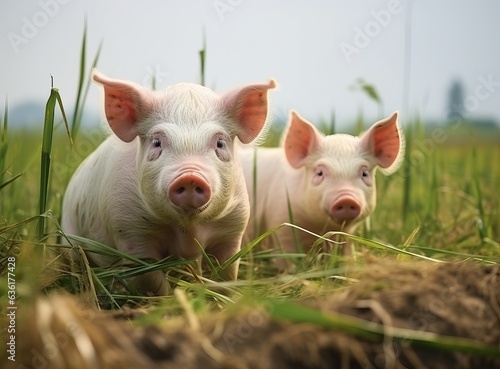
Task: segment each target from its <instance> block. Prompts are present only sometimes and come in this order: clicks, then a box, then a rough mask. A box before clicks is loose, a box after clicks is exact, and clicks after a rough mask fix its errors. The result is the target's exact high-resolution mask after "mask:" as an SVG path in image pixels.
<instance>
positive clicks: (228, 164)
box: [62, 70, 275, 295]
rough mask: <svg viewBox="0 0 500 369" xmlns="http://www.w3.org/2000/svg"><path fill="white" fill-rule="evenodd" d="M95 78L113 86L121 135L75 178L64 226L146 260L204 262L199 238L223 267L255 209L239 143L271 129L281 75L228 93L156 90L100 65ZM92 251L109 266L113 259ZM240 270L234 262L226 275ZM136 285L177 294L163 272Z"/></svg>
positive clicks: (110, 113) (107, 95)
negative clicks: (272, 97) (273, 94)
mask: <svg viewBox="0 0 500 369" xmlns="http://www.w3.org/2000/svg"><path fill="white" fill-rule="evenodd" d="M92 77H93V79H94V81H96V82H97V83H99V84H101V85H102V86H103V87H104V108H105V114H106V118H107V121H108V124H109V126H110V128H111V130H112V132H113V134H111V135H110V137H108V138H107V139H106V140H105V141H104V142H103V143H102V144H101V145H100V146H99V147H98V148H97V149H96V150H95V151H94V152H93V153H92V154H91V155H90V156H89V157H87V159H86V160H85V161H84V162H83V163H82V164H81V165H80V167H79V168H78V169H77V170H76V172H75V174H74V175H73V177H72V179H71V181H70V182H69V185H68V187H67V190H66V194H65V197H64V203H63V211H62V229H63V230H64V231H65V232H66V233H68V234H74V235H79V236H83V237H86V238H89V239H93V240H96V241H99V242H101V243H103V244H106V245H108V246H111V247H115V248H117V249H119V250H121V251H123V252H125V253H127V254H130V255H132V256H135V257H137V258H151V259H156V260H160V259H162V258H165V257H167V256H169V255H177V256H179V257H183V258H196V257H199V256H200V252H199V248H198V246H197V244H196V242H199V244H200V245H201V246H202V247H203V248H204V250H205V251H206V253H207V254H209V255H212V256H213V257H215V258H216V259H217V260H218V261H219V262H220V263H223V262H224V261H226V260H227V259H228V258H230V257H232V256H234V255H235V254H236V253H237V252H238V251H239V249H240V244H241V240H242V236H243V232H244V230H245V227H246V225H247V222H248V218H249V213H250V205H249V202H248V197H247V194H246V188H245V180H244V177H243V172H242V169H241V166H240V163H239V160H238V159H237V158H236V157H235V150H234V142H235V138H236V137H238V138H239V140H240V141H242V142H244V143H245V142H246V143H249V142H252V141H253V140H254V139H255V138H256V137H257V136H258V135H259V134H260V133H261V131H262V130H263V128H264V127H265V125H266V121H267V115H268V103H267V92H268V90H269V89H272V88H274V87H275V82H274V80H271V81H270V82H269V83H267V84H253V85H248V86H244V87H242V88H237V89H234V90H232V91H230V92H228V93H226V94H223V95H221V96H219V95H217V94H216V93H214V92H213V91H211V90H210V89H208V88H205V87H203V86H200V85H196V84H189V83H180V84H176V85H173V86H170V87H169V88H167V89H165V90H163V91H157V92H153V91H151V90H148V89H146V88H144V87H142V86H141V85H138V84H136V83H133V82H128V81H121V80H116V79H111V78H108V77H106V76H104V75H103V74H101V73H99V72H98V71H97V70H94V72H93V76H92ZM88 257H89V259H90V261H91V262H93V263H95V264H97V265H100V266H105V265H109V264H110V263H111V262H113V260H111V259H109V258H108V257H106V256H103V255H99V254H97V253H89V255H88ZM205 269H206V268H205ZM237 272H238V262H235V263H233V264H231V266H230V267H228V268H227V269H226V270H225V278H227V279H228V280H234V279H236V277H237ZM132 282H133V284H134V285H135V287H136V288H137V290H138V291H139V292H142V293H145V294H147V293H152V294H156V295H163V294H166V293H168V291H169V288H168V283H167V282H166V280H165V275H164V273H163V272H161V271H155V272H150V273H147V274H144V275H142V276H139V277H136V278H135V279H134V280H133V281H132Z"/></svg>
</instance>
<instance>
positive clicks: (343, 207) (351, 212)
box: [331, 195, 361, 222]
mask: <svg viewBox="0 0 500 369" xmlns="http://www.w3.org/2000/svg"><path fill="white" fill-rule="evenodd" d="M360 213H361V206H360V205H359V203H358V202H357V201H356V200H355V199H354V198H353V197H352V196H348V195H343V196H339V197H338V198H337V199H336V200H335V202H334V203H333V205H332V208H331V216H332V218H333V219H335V220H336V221H338V222H344V221H350V220H353V219H356V218H357V217H358V216H359V214H360Z"/></svg>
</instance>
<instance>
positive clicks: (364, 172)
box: [360, 167, 372, 186]
mask: <svg viewBox="0 0 500 369" xmlns="http://www.w3.org/2000/svg"><path fill="white" fill-rule="evenodd" d="M360 174H361V180H362V181H363V182H364V183H365V184H366V185H367V186H371V185H372V176H371V173H370V171H369V170H368V168H365V167H363V168H361V169H360Z"/></svg>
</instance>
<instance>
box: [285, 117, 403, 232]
mask: <svg viewBox="0 0 500 369" xmlns="http://www.w3.org/2000/svg"><path fill="white" fill-rule="evenodd" d="M397 117H398V114H397V113H394V114H393V115H391V116H390V117H388V118H386V119H384V120H381V121H379V122H377V123H375V124H374V125H373V126H372V127H371V128H370V129H369V130H368V131H367V132H366V133H364V134H363V135H362V136H361V137H354V136H351V135H346V134H335V135H330V136H326V137H325V136H324V135H322V134H321V133H320V132H319V131H318V130H317V129H316V128H315V127H314V125H313V124H311V123H310V122H308V121H307V120H305V119H303V118H302V117H301V116H300V115H299V114H298V113H296V112H295V111H292V112H291V115H290V121H289V124H288V129H287V131H286V134H285V137H284V142H283V145H284V149H285V155H286V158H287V161H288V163H289V164H290V165H291V167H292V168H294V169H295V170H297V171H301V172H300V177H301V178H300V179H301V181H300V182H298V183H297V184H292V186H293V185H296V186H299V185H300V186H302V188H301V191H302V195H301V198H302V206H301V207H302V210H301V211H302V212H303V213H304V214H306V216H307V218H308V219H309V220H310V221H314V222H316V223H321V222H323V224H325V220H324V218H325V216H326V217H327V218H329V220H330V222H331V223H333V228H335V229H336V230H339V229H343V230H346V231H351V230H353V229H354V228H355V227H356V225H358V224H359V223H360V222H361V221H362V220H363V219H365V218H366V217H367V216H368V215H370V214H371V213H372V212H373V210H374V208H375V204H376V192H375V178H374V176H375V171H376V168H378V167H380V168H381V169H382V170H383V171H384V173H385V174H390V173H393V172H394V171H395V170H396V169H397V167H398V166H399V164H400V162H401V158H402V156H403V139H402V136H401V133H400V130H399V127H398V124H397ZM292 211H293V209H292Z"/></svg>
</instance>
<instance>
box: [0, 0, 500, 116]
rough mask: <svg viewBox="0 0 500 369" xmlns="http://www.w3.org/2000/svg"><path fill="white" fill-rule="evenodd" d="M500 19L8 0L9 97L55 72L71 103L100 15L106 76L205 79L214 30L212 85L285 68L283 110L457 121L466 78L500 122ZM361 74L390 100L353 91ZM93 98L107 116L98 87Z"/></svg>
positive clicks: (128, 1)
mask: <svg viewBox="0 0 500 369" xmlns="http://www.w3.org/2000/svg"><path fill="white" fill-rule="evenodd" d="M499 16H500V2H499V1H496V0H476V1H472V0H413V1H405V0H401V1H399V0H365V1H361V0H352V1H347V0H314V1H311V0H309V1H306V0H281V1H278V0H169V1H165V0H148V1H138V0H120V1H117V0H113V1H111V0H110V1H99V0H88V1H84V0H38V1H27V0H2V1H0V70H2V71H3V72H2V73H0V99H2V100H3V99H5V97H8V104H9V109H12V108H13V107H15V106H16V105H18V104H20V103H23V102H26V101H41V102H43V103H45V101H46V100H47V98H48V96H49V93H50V76H51V75H52V76H53V77H54V87H57V88H58V89H59V91H60V94H61V96H62V99H63V102H64V103H65V105H66V106H67V109H71V107H72V106H73V104H74V101H75V96H76V91H77V83H78V73H79V58H80V49H81V40H82V35H83V28H84V23H85V19H87V28H88V45H87V46H88V47H87V52H88V55H87V62H88V63H89V64H90V63H91V61H92V59H93V57H94V55H95V53H96V51H97V49H98V46H99V44H100V43H101V42H102V52H101V56H100V59H99V63H98V69H99V70H100V71H101V72H102V73H104V74H106V75H108V76H110V77H112V78H119V79H126V80H132V81H135V82H138V83H141V84H143V85H145V86H150V85H151V80H152V77H151V76H152V74H156V76H157V88H164V87H167V86H169V85H171V84H174V83H178V82H195V83H199V82H200V64H199V56H198V53H199V50H200V49H201V48H202V47H203V37H205V39H206V85H207V86H208V87H210V88H212V89H214V90H215V91H217V92H223V91H225V90H228V89H230V88H233V87H236V86H240V85H244V84H248V83H255V82H266V81H268V80H269V79H270V78H275V79H276V81H277V82H278V86H279V88H278V89H277V90H273V91H272V92H271V93H270V98H271V113H272V117H274V119H276V120H282V119H286V117H287V116H288V112H289V110H290V109H296V110H297V111H298V112H299V113H300V114H301V115H302V116H304V117H305V118H306V119H309V120H311V121H313V122H319V121H320V120H321V119H329V117H330V116H331V115H332V112H335V117H336V121H337V124H338V126H346V125H348V124H352V121H353V119H354V117H355V116H356V114H357V113H358V111H362V112H363V115H364V116H365V117H366V118H367V119H373V120H376V119H379V118H382V115H389V114H390V113H392V112H393V111H396V110H397V111H400V112H401V114H402V115H401V119H402V121H403V124H404V121H406V120H407V119H409V118H411V117H414V116H415V114H417V113H418V114H419V115H420V116H422V117H424V118H425V119H427V120H438V121H443V122H444V121H446V119H447V118H446V117H447V104H448V93H449V89H450V86H451V83H452V81H453V80H459V81H460V82H461V83H462V84H463V87H464V107H465V114H466V115H467V116H469V117H471V118H477V117H480V118H482V117H492V118H494V119H496V120H497V121H499V122H500V44H499V42H498V37H499V35H500V22H499ZM204 35H205V36H204ZM405 76H407V77H408V78H407V79H405ZM360 78H362V79H363V80H364V81H366V82H367V83H370V84H372V85H374V86H375V88H376V89H377V91H378V93H379V95H380V97H381V99H382V107H381V108H380V107H379V106H377V104H376V102H375V101H373V100H372V99H370V98H368V97H367V95H366V94H364V93H363V92H361V91H360V90H359V88H358V89H356V88H354V89H353V88H352V86H355V85H356V83H357V82H356V81H358V80H359V79H360ZM0 101H1V100H0ZM2 105H3V104H2V103H0V106H1V108H0V111H3V106H2ZM86 109H88V110H89V111H96V112H100V113H101V114H102V91H101V89H100V88H99V87H98V86H97V85H95V84H93V85H92V86H91V89H90V94H89V97H88V100H87V104H86ZM102 119H103V118H102Z"/></svg>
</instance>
